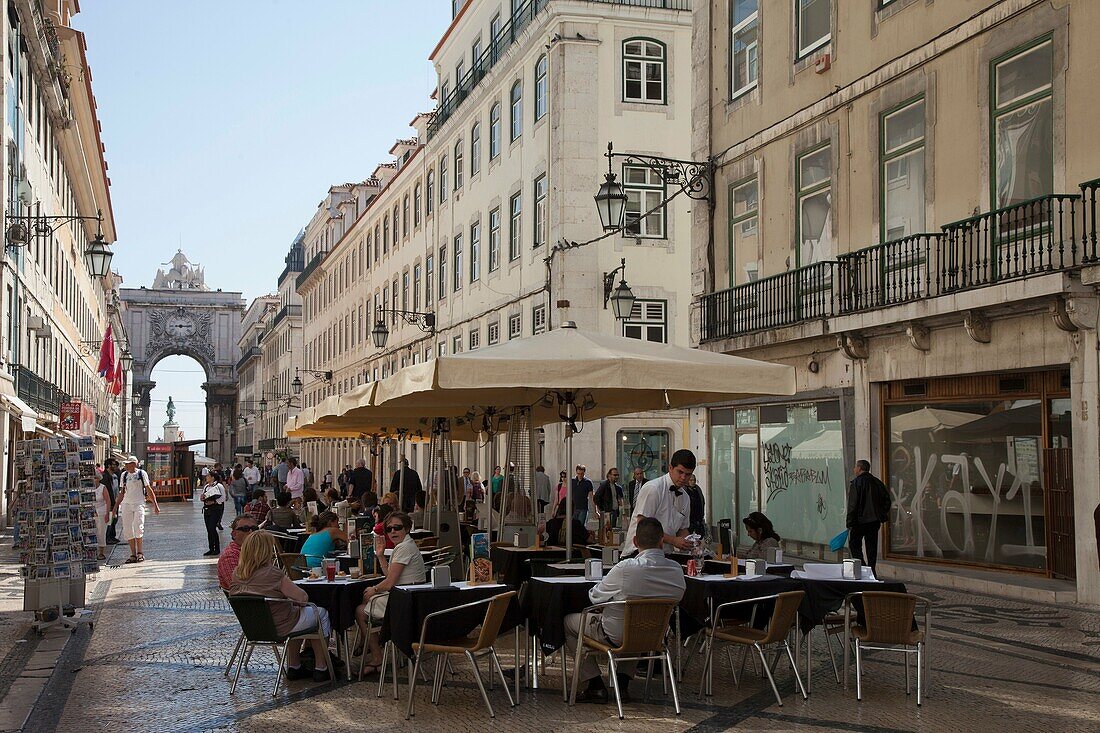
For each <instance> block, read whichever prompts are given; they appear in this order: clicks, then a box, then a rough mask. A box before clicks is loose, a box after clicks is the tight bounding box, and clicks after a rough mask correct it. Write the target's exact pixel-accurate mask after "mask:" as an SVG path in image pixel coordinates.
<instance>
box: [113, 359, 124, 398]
mask: <svg viewBox="0 0 1100 733" xmlns="http://www.w3.org/2000/svg"><path fill="white" fill-rule="evenodd" d="M125 378H126V375H125V374H124V373H123V371H122V362H116V363H115V377H114V379H113V380H112V381H111V385H110V389H111V394H112V395H114V396H115V397H118V396H119V395H120V394H122V383H123V380H125Z"/></svg>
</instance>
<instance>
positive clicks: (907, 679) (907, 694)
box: [902, 647, 909, 697]
mask: <svg viewBox="0 0 1100 733" xmlns="http://www.w3.org/2000/svg"><path fill="white" fill-rule="evenodd" d="M903 649H904V651H903V652H902V657H903V658H904V659H905V696H906V697H908V696H909V650H908V649H907V648H904V647H903Z"/></svg>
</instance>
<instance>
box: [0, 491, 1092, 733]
mask: <svg viewBox="0 0 1100 733" xmlns="http://www.w3.org/2000/svg"><path fill="white" fill-rule="evenodd" d="M226 524H227V525H228V518H227V522H226ZM146 531H147V536H146V557H147V558H148V560H147V562H145V563H143V564H141V565H119V564H117V563H121V561H122V560H123V559H124V555H125V553H124V552H123V551H122V550H116V552H115V553H114V554H113V560H112V563H113V565H112V566H111V567H108V568H106V569H105V570H104V571H103V572H101V573H100V575H99V576H98V578H97V579H96V581H95V582H94V583H93V584H92V585H91V586H90V590H89V594H90V601H91V603H90V605H91V606H92V607H94V608H95V609H96V610H97V611H98V615H97V618H96V623H95V626H94V629H93V630H91V631H89V630H88V629H81V630H79V631H77V632H76V634H75V635H74V637H73V639H72V640H71V641H70V643H69V645H68V647H67V648H66V650H65V652H64V654H63V655H62V658H61V660H60V663H59V666H58V671H57V672H56V673H55V675H54V677H53V679H51V681H50V683H49V685H48V686H47V688H46V691H45V693H44V694H43V696H42V698H41V699H40V700H39V701H38V704H37V706H36V707H35V709H34V711H33V712H32V714H31V717H30V720H29V721H28V724H27V728H26V730H28V731H54V730H56V731H60V732H62V733H66V732H68V731H73V732H74V733H87V732H88V731H97V730H113V731H122V730H157V731H257V732H260V731H262V732H263V733H270V731H282V730H293V731H300V732H303V733H304V732H306V731H340V730H352V729H355V730H363V731H373V730H387V729H398V730H413V729H416V730H421V731H446V732H447V733H457V732H458V731H465V730H486V729H487V728H488V726H489V722H488V718H487V715H486V712H485V709H484V707H483V705H482V703H481V700H480V697H479V695H478V692H477V689H476V687H475V686H474V684H473V681H472V679H471V678H470V677H469V676H468V675H467V674H466V672H465V670H464V669H463V668H462V667H461V666H459V665H457V664H456V667H457V668H458V669H459V672H460V673H459V676H458V677H456V678H455V680H454V681H453V682H449V683H448V686H447V687H446V688H445V689H444V690H443V694H442V699H441V704H440V706H439V707H433V706H432V705H431V704H430V702H429V699H428V695H429V693H428V691H427V690H424V691H423V692H424V694H423V695H421V694H420V691H419V690H418V700H417V703H418V705H417V714H416V716H415V717H414V718H413V722H412V723H406V722H405V720H404V699H403V700H402V702H401V703H400V704H398V703H395V702H394V701H393V700H392V698H390V697H386V698H382V699H379V698H378V697H376V696H375V692H376V689H377V684H376V683H368V682H363V683H350V684H349V683H346V682H341V683H339V684H337V685H335V686H331V685H328V684H313V683H310V682H295V683H291V684H290V686H289V689H286V688H284V689H283V690H281V691H280V693H279V696H278V697H277V698H274V699H273V698H272V697H271V687H272V684H273V682H274V675H275V672H274V669H275V668H274V661H273V659H272V658H271V656H270V654H269V653H267V652H259V651H258V652H257V653H256V655H255V657H254V659H253V661H252V664H251V669H250V671H249V672H248V673H246V674H245V675H244V676H242V678H241V684H240V687H239V688H238V690H237V693H236V694H235V695H233V696H230V695H229V685H228V683H227V681H226V679H225V678H224V677H223V676H222V670H223V669H224V667H225V665H226V663H227V661H228V658H229V654H230V652H231V651H232V648H233V644H234V642H235V641H236V638H237V634H238V627H237V625H236V623H235V620H234V617H233V615H232V613H231V612H230V610H229V608H228V607H227V604H226V603H225V601H224V599H223V597H222V594H221V593H220V591H219V590H218V588H217V580H216V574H215V562H214V561H213V560H210V559H207V558H203V557H201V553H202V552H203V551H204V550H205V535H204V530H203V527H202V521H201V518H200V516H199V513H198V511H197V510H196V508H194V507H192V506H190V505H169V506H166V507H165V509H164V511H163V512H162V514H161V515H160V516H159V517H153V516H150V517H149V519H148V521H147V524H146ZM227 539H228V538H227V537H226V540H227ZM4 570H5V571H10V567H7V568H4ZM910 587H911V590H913V591H915V592H918V593H921V594H923V595H925V596H928V597H930V598H932V599H933V600H935V602H936V614H935V616H934V624H935V634H934V647H933V655H934V656H933V666H934V672H933V684H932V688H931V690H930V691H929V694H928V696H927V698H926V700H925V704H924V705H923V706H922V707H921V708H918V707H917V706H916V701H915V699H914V698H913V697H906V695H905V692H904V677H903V674H902V667H901V662H900V657H898V656H897V655H888V656H887V655H879V656H877V657H876V656H871V655H869V656H870V661H869V662H868V664H867V671H866V673H865V680H866V682H867V684H866V687H865V689H864V700H863V702H861V703H857V702H856V700H855V691H854V683H853V689H852V690H851V691H848V692H845V691H844V690H843V689H842V688H841V687H839V686H838V685H836V684H835V682H834V681H833V679H832V675H831V671H830V668H829V662H828V659H827V656H826V654H825V650H824V644H823V643H821V642H820V636H817V638H816V642H817V643H816V644H815V652H816V653H817V654H816V655H815V656H816V658H815V662H814V663H815V670H817V673H816V675H815V679H814V686H813V689H812V694H811V695H810V699H809V700H808V701H805V702H804V701H803V700H802V699H801V698H800V697H799V696H797V695H796V694H795V693H794V689H793V688H794V685H793V680H792V677H791V675H790V671H789V668H788V667H787V666H786V665H780V667H779V671H778V673H777V678H778V680H779V681H780V689H781V692H783V694H784V702H785V705H784V706H783V707H779V706H777V705H776V703H775V699H774V697H773V696H772V694H771V691H770V689H769V688H768V687H767V683H766V681H764V680H762V679H760V678H759V677H758V676H755V675H753V674H751V673H749V674H746V676H745V678H744V679H743V680H742V686H741V688H740V689H736V688H735V687H734V685H733V681H732V677H731V675H730V672H729V668H728V666H725V665H723V668H722V669H720V670H719V671H718V673H717V674H716V677H715V684H714V690H715V696H714V697H713V698H710V699H708V700H706V701H702V700H700V699H699V698H698V697H697V696H696V692H697V690H698V680H699V674H700V663H699V661H698V659H695V660H693V661H691V662H690V663H689V666H688V668H687V669H686V671H685V674H684V681H683V683H682V686H681V701H682V707H683V714H682V715H681V716H676V715H675V713H674V711H673V708H672V704H671V700H668V699H665V698H664V697H663V696H662V695H661V694H660V684H659V683H655V685H654V690H656V693H657V694H655V695H653V696H652V698H651V699H652V702H651V703H650V704H638V703H634V704H631V705H629V706H628V707H627V710H626V714H627V717H626V720H624V721H619V720H618V719H617V718H616V716H615V714H614V704H611V705H578V706H576V707H573V708H569V707H567V706H566V705H565V704H564V703H563V702H562V700H561V696H560V692H559V691H558V689H557V685H558V683H557V681H556V680H557V679H558V677H557V669H556V668H553V669H551V668H548V669H547V672H546V675H545V677H544V678H543V682H544V684H545V685H547V686H548V687H547V689H542V690H538V691H534V692H531V691H527V690H524V692H523V695H522V699H521V701H520V704H519V705H518V706H517V707H515V708H512V709H509V708H508V706H507V701H506V700H505V699H504V697H503V695H502V693H501V691H500V689H499V687H498V688H497V690H496V691H495V692H490V695H491V696H492V699H493V703H494V707H495V708H496V710H497V717H496V720H495V721H493V723H492V729H493V730H494V731H511V730H516V731H524V732H525V733H529V732H530V731H531V730H540V731H542V730H552V731H555V733H566V732H567V731H594V730H615V731H652V730H654V729H661V730H668V731H692V732H693V733H695V732H697V731H698V732H703V731H719V730H727V729H731V728H736V729H737V730H747V731H753V730H760V731H769V732H774V731H803V730H805V731H811V730H812V731H822V730H857V731H874V732H878V731H883V732H885V731H970V730H990V731H1043V732H1044V733H1046V732H1047V731H1050V730H1070V731H1078V730H1080V731H1084V730H1100V614H1098V613H1097V612H1096V609H1090V608H1084V607H1058V606H1043V605H1035V604H1031V605H1029V604H1026V603H1022V602H1018V601H1011V600H1004V599H1000V598H994V597H991V596H980V595H975V594H965V593H960V592H956V591H948V590H944V589H940V588H933V587H916V586H910ZM8 590H9V589H8V588H7V585H6V584H4V583H0V599H4V598H6V596H5V595H4V594H6V593H7V592H8ZM0 615H3V616H9V615H11V614H10V604H7V603H6V604H5V606H4V607H3V609H0ZM20 618H22V619H24V620H26V614H23V615H22V616H21V617H20ZM0 628H2V627H0ZM24 628H25V626H24ZM19 636H20V634H18V633H7V634H5V635H4V636H3V637H2V638H3V643H4V644H6V645H8V646H7V647H5V648H0V659H4V658H5V656H6V655H8V654H9V652H10V651H11V646H10V645H11V644H12V643H13V642H14V639H15V638H18V637H19ZM501 646H502V649H501V651H502V655H501V657H502V658H501V663H502V664H503V665H504V667H505V668H507V667H509V666H510V665H511V663H512V652H511V637H509V640H508V642H507V643H505V644H502V645H501ZM634 688H635V689H634V692H635V695H636V696H638V693H639V692H640V684H639V683H635V686H634ZM403 693H404V688H403ZM414 726H415V728H414Z"/></svg>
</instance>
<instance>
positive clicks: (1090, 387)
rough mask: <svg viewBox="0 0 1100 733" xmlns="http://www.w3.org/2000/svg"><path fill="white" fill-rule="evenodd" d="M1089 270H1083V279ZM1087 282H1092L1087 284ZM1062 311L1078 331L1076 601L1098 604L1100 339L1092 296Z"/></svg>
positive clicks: (1074, 372)
mask: <svg viewBox="0 0 1100 733" xmlns="http://www.w3.org/2000/svg"><path fill="white" fill-rule="evenodd" d="M1090 274H1092V275H1100V273H1088V272H1087V271H1086V272H1085V273H1082V278H1081V280H1082V282H1083V283H1086V282H1088V281H1089V280H1091V279H1092V278H1091V277H1090ZM1089 284H1091V283H1089ZM1066 312H1067V315H1068V316H1069V318H1070V320H1071V321H1072V322H1073V325H1075V326H1076V327H1077V329H1078V330H1077V331H1074V332H1073V333H1072V337H1073V340H1074V346H1075V347H1076V348H1075V351H1076V353H1075V354H1074V356H1073V357H1072V358H1071V359H1070V397H1071V400H1072V404H1073V408H1072V414H1073V518H1074V535H1075V538H1076V545H1077V558H1076V560H1077V602H1078V603H1090V604H1100V556H1098V554H1097V547H1096V543H1097V539H1098V537H1097V532H1098V527H1097V525H1096V520H1095V516H1094V515H1095V512H1096V511H1097V507H1098V506H1100V480H1098V479H1097V476H1100V458H1098V457H1100V426H1098V425H1097V420H1098V419H1100V401H1098V400H1097V390H1098V389H1100V361H1098V353H1100V351H1098V350H1100V339H1098V338H1097V325H1098V324H1097V318H1098V314H1100V308H1098V306H1097V300H1096V298H1095V297H1087V296H1074V297H1072V298H1068V299H1067V300H1066Z"/></svg>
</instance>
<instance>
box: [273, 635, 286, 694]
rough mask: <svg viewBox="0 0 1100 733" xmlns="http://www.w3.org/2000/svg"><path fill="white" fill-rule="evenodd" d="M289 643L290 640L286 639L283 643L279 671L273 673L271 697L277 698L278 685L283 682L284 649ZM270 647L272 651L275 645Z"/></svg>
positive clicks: (284, 667) (284, 666)
mask: <svg viewBox="0 0 1100 733" xmlns="http://www.w3.org/2000/svg"><path fill="white" fill-rule="evenodd" d="M289 643H290V639H287V640H286V641H284V642H283V654H282V657H283V659H282V661H281V662H279V671H278V672H276V673H275V689H274V690H272V691H271V696H272V697H278V696H279V683H280V682H282V681H283V671H284V670H285V669H286V647H287V645H288V644H289ZM271 646H272V648H273V649H274V648H275V647H276V645H275V644H272V645H271Z"/></svg>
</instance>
